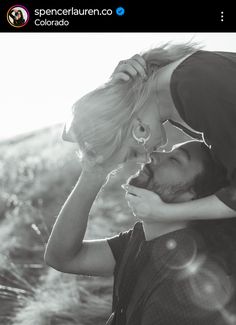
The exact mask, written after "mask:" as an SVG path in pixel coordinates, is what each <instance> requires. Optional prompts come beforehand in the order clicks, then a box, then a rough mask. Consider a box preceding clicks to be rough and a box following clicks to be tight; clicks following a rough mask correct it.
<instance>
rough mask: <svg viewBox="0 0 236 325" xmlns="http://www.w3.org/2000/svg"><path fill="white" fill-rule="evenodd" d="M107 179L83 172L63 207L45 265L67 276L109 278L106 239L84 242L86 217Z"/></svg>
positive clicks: (110, 259)
mask: <svg viewBox="0 0 236 325" xmlns="http://www.w3.org/2000/svg"><path fill="white" fill-rule="evenodd" d="M105 182H106V175H105V174H104V173H103V172H101V171H100V170H96V169H95V168H94V169H91V170H90V171H83V172H82V173H81V176H80V178H79V180H78V182H77V184H76V186H75V187H74V189H73V191H72V192H71V194H70V195H69V197H68V199H67V200H66V202H65V203H64V205H63V207H62V209H61V211H60V213H59V215H58V217H57V220H56V222H55V224H54V226H53V229H52V233H51V235H50V237H49V241H48V244H47V247H46V251H45V255H44V258H45V262H46V263H47V264H48V265H50V266H51V267H53V268H55V269H57V270H59V271H61V272H67V273H76V274H87V275H99V276H103V275H104V276H105V275H112V274H113V270H114V266H115V259H114V257H113V254H112V251H111V249H110V246H109V244H108V243H107V240H106V239H103V240H94V241H84V235H85V232H86V228H87V222H88V215H89V211H90V209H91V207H92V204H93V202H94V200H95V199H96V196H97V194H98V192H99V191H100V189H101V187H102V185H103V184H104V183H105Z"/></svg>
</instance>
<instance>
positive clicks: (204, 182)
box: [192, 142, 229, 199]
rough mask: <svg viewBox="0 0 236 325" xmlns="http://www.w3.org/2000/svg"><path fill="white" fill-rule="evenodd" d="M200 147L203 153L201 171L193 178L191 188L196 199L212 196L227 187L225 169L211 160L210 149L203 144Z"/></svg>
mask: <svg viewBox="0 0 236 325" xmlns="http://www.w3.org/2000/svg"><path fill="white" fill-rule="evenodd" d="M201 147H202V150H204V152H205V155H204V157H203V171H202V172H201V173H200V174H199V175H197V176H196V177H195V179H194V183H193V187H192V188H193V190H194V192H195V193H196V198H197V199H199V198H202V197H205V196H209V195H212V194H214V193H216V192H217V191H218V190H220V189H221V188H223V187H226V186H228V185H229V181H228V179H227V170H226V168H225V167H224V166H223V165H222V164H220V162H218V161H217V160H216V159H214V158H213V155H212V153H211V150H210V148H209V147H207V146H206V145H205V143H204V142H202V143H201Z"/></svg>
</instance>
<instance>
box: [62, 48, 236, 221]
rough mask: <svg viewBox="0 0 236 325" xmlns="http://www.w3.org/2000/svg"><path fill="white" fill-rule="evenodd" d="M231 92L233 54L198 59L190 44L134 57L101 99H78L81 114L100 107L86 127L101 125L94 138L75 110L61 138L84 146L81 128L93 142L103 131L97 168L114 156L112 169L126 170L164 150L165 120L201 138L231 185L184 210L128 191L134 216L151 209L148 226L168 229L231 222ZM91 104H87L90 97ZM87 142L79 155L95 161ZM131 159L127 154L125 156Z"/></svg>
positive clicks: (234, 133)
mask: <svg viewBox="0 0 236 325" xmlns="http://www.w3.org/2000/svg"><path fill="white" fill-rule="evenodd" d="M235 85H236V53H227V52H209V51H202V50H199V48H198V47H195V46H192V45H191V44H190V45H189V44H183V45H169V44H167V45H165V46H162V47H160V48H156V49H153V50H150V51H148V52H146V53H144V54H142V56H140V55H136V56H134V57H132V58H131V59H129V60H127V61H121V62H120V64H119V65H118V66H117V68H116V69H115V71H114V73H113V75H112V79H111V81H110V82H109V83H108V84H107V85H105V86H104V88H102V89H100V91H101V93H100V96H97V93H96V92H97V91H99V90H96V91H95V96H94V98H93V100H92V101H90V102H89V101H88V97H87V98H86V96H85V98H84V99H82V102H83V101H84V103H82V104H83V105H82V106H83V109H82V110H80V109H78V111H83V114H84V112H86V109H91V107H95V106H94V105H95V103H96V105H97V106H96V112H97V116H96V114H95V116H94V119H93V115H92V114H91V115H90V120H91V121H92V119H93V121H95V120H96V122H98V123H97V124H96V128H97V129H96V128H95V132H94V129H93V126H92V124H93V123H92V124H91V126H92V127H90V128H89V127H88V123H87V120H88V119H87V120H84V121H83V119H81V118H78V119H77V121H76V109H75V110H74V118H73V122H72V124H71V125H72V127H71V128H70V130H69V131H68V132H65V133H67V135H68V134H69V135H70V134H71V133H73V132H74V133H77V136H76V140H77V142H79V141H78V140H81V138H82V137H81V134H80V135H78V133H79V132H78V131H79V129H80V128H83V127H85V128H87V131H88V133H89V134H90V135H91V134H92V138H93V139H94V136H95V137H96V133H98V132H97V130H100V132H101V133H103V134H104V143H105V146H104V143H103V144H102V145H101V146H100V147H99V146H98V147H97V148H98V152H103V151H104V147H106V149H107V152H106V154H105V155H103V157H100V158H101V159H100V162H101V164H102V161H105V160H106V159H108V160H109V159H111V157H112V155H113V157H112V158H113V161H114V159H115V160H116V161H117V162H123V161H124V160H126V159H127V157H128V158H129V157H130V156H131V158H132V157H133V156H136V155H140V153H142V154H143V153H144V152H145V151H147V152H150V151H151V150H152V149H154V147H155V145H157V146H158V147H159V146H160V144H161V143H162V144H163V143H164V142H165V135H164V132H163V129H162V124H163V123H164V122H165V121H167V120H168V121H170V122H171V123H172V124H174V125H175V126H177V127H179V128H181V129H182V130H184V131H185V132H187V133H188V134H190V135H191V136H194V137H196V138H199V137H200V136H203V138H204V140H205V142H206V143H207V144H208V145H209V146H211V149H212V152H213V154H214V156H215V159H216V160H219V161H220V163H222V164H223V165H224V166H225V167H226V169H227V172H228V177H229V180H230V182H231V185H230V186H229V187H227V188H224V189H221V190H220V191H218V192H217V193H215V195H211V196H209V197H207V198H204V199H200V200H196V201H192V202H188V203H184V204H166V203H164V202H162V201H161V200H160V198H159V197H158V196H157V195H154V194H153V193H149V192H148V191H145V190H142V189H136V188H134V187H130V186H129V187H128V190H129V192H131V193H133V194H134V196H132V200H133V204H134V206H135V210H136V212H137V215H139V216H140V217H142V212H143V210H142V207H143V206H144V205H145V206H147V205H148V206H149V214H148V216H147V215H146V218H149V219H151V220H153V219H156V218H157V217H158V219H163V220H166V221H170V220H173V219H183V220H184V219H188V220H189V219H190V218H192V219H217V218H228V217H234V216H236V212H235V210H236V172H235V168H236V94H235ZM109 92H110V96H108V93H109ZM88 96H89V97H91V94H89V95H88ZM114 98H115V100H114ZM87 104H88V105H87ZM79 106H81V105H79ZM104 106H106V107H107V110H106V111H105V110H103V107H104ZM101 107H102V108H101ZM113 107H116V110H113ZM127 107H128V108H129V109H127ZM93 112H94V110H93ZM86 114H87V112H86ZM87 115H88V114H87ZM117 115H118V118H120V120H119V123H117ZM98 116H99V118H100V117H101V116H102V117H103V120H104V121H105V123H104V125H105V127H104V129H103V125H101V123H100V122H99V121H98V120H97V117H98ZM110 119H111V120H112V121H113V126H112V127H114V128H112V127H111V128H110V130H112V132H110V133H109V132H108V133H107V132H106V131H107V129H106V125H107V121H109V120H110ZM91 121H90V122H91ZM83 122H84V123H83ZM78 125H79V127H78ZM82 125H83V126H82ZM88 128H89V129H88ZM72 131H73V132H72ZM82 133H84V132H82ZM110 140H111V141H112V143H113V146H111V143H110ZM90 142H92V140H91V141H90ZM90 142H87V141H84V143H83V144H82V147H83V148H85V149H86V147H87V149H86V150H87V152H89V151H91V154H92V156H93V155H94V148H96V146H94V145H92V146H91V145H90ZM135 142H136V143H137V144H135ZM94 143H95V142H94ZM100 144H101V143H100ZM140 144H142V146H140ZM80 147H81V145H80ZM91 147H92V149H91V150H90V148H91ZM140 148H142V149H140ZM86 150H84V151H86ZM130 151H131V154H130V155H129V154H127V152H130ZM117 153H118V154H117ZM121 153H122V154H121ZM96 156H98V155H96ZM98 161H99V160H98ZM144 210H145V211H146V207H145V209H144Z"/></svg>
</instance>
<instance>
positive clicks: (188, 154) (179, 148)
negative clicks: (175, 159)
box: [177, 147, 192, 161]
mask: <svg viewBox="0 0 236 325" xmlns="http://www.w3.org/2000/svg"><path fill="white" fill-rule="evenodd" d="M177 150H182V152H184V153H185V155H186V156H187V158H188V160H189V161H190V160H191V159H192V157H191V155H190V153H189V151H188V150H187V149H185V148H183V147H178V148H177Z"/></svg>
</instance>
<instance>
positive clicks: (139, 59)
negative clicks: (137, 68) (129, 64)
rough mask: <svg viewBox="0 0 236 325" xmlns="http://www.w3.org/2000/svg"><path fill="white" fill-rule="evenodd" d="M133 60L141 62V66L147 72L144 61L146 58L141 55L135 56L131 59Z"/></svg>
mask: <svg viewBox="0 0 236 325" xmlns="http://www.w3.org/2000/svg"><path fill="white" fill-rule="evenodd" d="M131 59H133V60H136V61H137V62H139V64H140V65H141V66H142V67H143V69H144V70H145V71H146V70H147V64H146V61H145V60H144V58H143V57H142V56H141V55H139V54H135V55H134V56H132V57H131Z"/></svg>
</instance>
